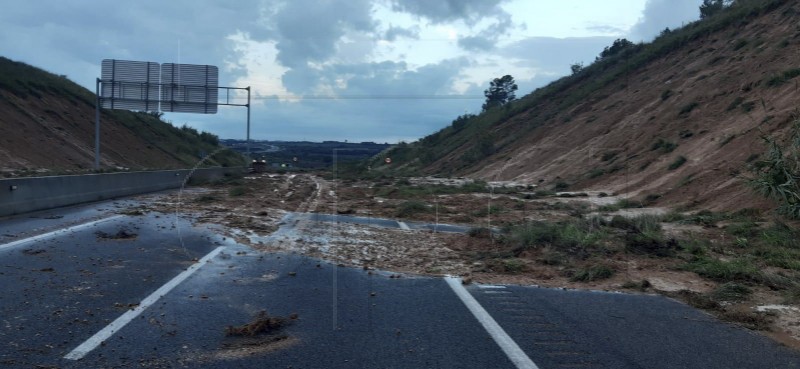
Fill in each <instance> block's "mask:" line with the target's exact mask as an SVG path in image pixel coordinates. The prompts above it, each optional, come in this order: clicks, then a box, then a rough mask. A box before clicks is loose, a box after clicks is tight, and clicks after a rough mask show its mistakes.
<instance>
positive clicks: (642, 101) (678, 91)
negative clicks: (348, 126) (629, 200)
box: [392, 1, 800, 210]
mask: <svg viewBox="0 0 800 369" xmlns="http://www.w3.org/2000/svg"><path fill="white" fill-rule="evenodd" d="M751 3H752V2H751ZM751 3H747V4H751ZM748 6H751V5H748ZM752 6H753V7H755V10H750V9H747V11H744V10H743V9H734V10H735V11H738V13H735V14H734V13H733V12H730V13H729V14H726V15H721V16H720V17H712V18H711V19H708V20H706V21H701V22H697V23H696V24H692V25H689V26H687V27H686V28H685V29H682V30H678V31H673V32H672V33H671V34H668V35H666V36H664V37H662V40H656V42H654V43H653V44H651V45H643V46H642V45H639V46H634V47H632V49H635V50H633V51H631V52H630V53H627V54H624V55H620V56H618V57H617V58H615V59H613V60H608V61H604V62H603V63H595V64H598V65H592V66H590V67H589V68H587V69H586V70H584V72H581V73H579V74H578V75H574V76H571V77H565V78H564V79H563V80H561V81H557V82H556V83H554V84H553V85H551V86H548V87H545V88H543V89H541V90H540V91H536V92H534V93H533V94H531V95H530V96H526V97H523V98H522V99H521V100H520V101H518V102H517V103H515V104H513V105H512V106H510V107H508V108H506V110H505V111H504V112H503V111H496V112H488V113H485V114H482V115H481V116H479V117H477V118H475V119H473V120H472V121H470V123H469V125H473V126H477V128H475V127H473V131H472V132H470V131H469V127H468V128H467V129H464V130H462V131H459V132H454V129H453V128H451V127H448V128H446V129H444V130H442V131H441V132H438V133H436V134H434V135H432V136H429V137H426V138H425V139H423V140H421V141H420V142H419V143H417V144H416V145H417V146H416V149H412V153H411V154H408V153H406V158H408V160H407V161H406V162H405V163H403V162H401V165H403V164H405V165H407V167H413V166H414V165H417V166H418V167H419V168H421V169H422V170H423V172H427V173H439V174H450V175H453V174H455V175H465V176H469V177H477V178H483V179H487V180H515V181H519V182H523V183H529V184H537V185H540V186H543V187H545V188H547V189H550V188H552V187H553V186H555V185H557V184H558V183H561V185H560V188H569V189H570V190H577V189H581V190H602V191H609V192H618V193H624V194H630V195H632V196H639V197H642V198H643V197H645V196H647V195H650V199H655V198H656V197H658V201H657V202H658V203H660V204H662V205H672V206H688V207H694V208H698V207H702V208H707V209H711V210H731V209H738V208H742V207H755V208H765V207H768V206H770V204H769V203H767V202H765V201H764V200H762V199H760V198H759V197H758V196H756V195H754V194H753V193H752V191H751V190H750V189H749V188H747V187H746V186H745V185H744V181H743V180H742V175H743V174H746V165H747V163H748V162H753V161H754V160H757V156H756V155H758V154H761V153H762V152H763V151H764V145H763V144H762V140H761V139H760V136H761V135H762V134H766V135H769V136H773V137H782V136H783V135H785V133H786V132H787V129H788V128H789V127H790V126H791V123H792V122H793V121H794V120H795V119H796V118H797V114H798V98H800V93H799V92H798V83H800V78H797V75H799V74H800V69H798V68H800V62H799V61H798V59H797V56H798V55H800V27H799V26H798V23H797V14H800V6H798V5H797V3H796V2H794V1H765V2H762V3H761V4H759V5H757V6H756V5H752ZM726 17H727V18H726ZM715 22H716V23H715ZM664 45H667V46H664ZM667 48H669V49H668V51H664V50H665V49H667ZM648 53H649V54H648ZM658 53H663V55H657V57H649V56H648V55H650V54H658ZM648 57H649V59H648V60H646V61H645V62H642V60H645V59H646V58H648ZM615 73H616V74H615ZM598 81H604V82H598ZM598 85H601V86H600V87H599V88H595V87H594V86H598ZM587 90H591V91H590V93H586V91H587ZM487 141H488V142H487ZM409 146H413V145H409ZM434 146H436V147H447V146H450V147H451V148H452V149H450V150H449V151H447V152H441V151H439V152H436V150H437V149H436V148H435V147H434ZM486 147H488V149H486ZM413 150H417V151H413ZM392 155H393V159H395V156H397V157H398V158H403V156H404V155H403V153H402V152H394V153H392ZM426 155H427V156H426ZM431 156H433V160H430V159H431ZM411 157H413V158H411ZM470 157H472V158H478V160H475V159H473V160H468V161H466V160H465V159H464V158H470ZM426 159H428V160H426ZM684 159H685V163H683V164H681V165H679V163H680V161H683V160H684ZM420 163H422V165H420ZM673 163H674V164H673ZM671 166H672V167H673V168H674V167H677V168H674V169H671ZM453 168H456V169H455V170H453ZM566 185H568V186H566Z"/></svg>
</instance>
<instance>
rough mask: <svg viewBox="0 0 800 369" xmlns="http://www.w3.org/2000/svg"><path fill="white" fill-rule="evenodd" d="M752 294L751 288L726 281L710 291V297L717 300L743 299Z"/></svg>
mask: <svg viewBox="0 0 800 369" xmlns="http://www.w3.org/2000/svg"><path fill="white" fill-rule="evenodd" d="M752 294H753V290H751V289H750V288H748V287H747V286H745V285H742V284H739V283H736V282H728V283H725V284H722V285H720V286H719V287H717V288H716V289H715V290H714V291H713V292H711V297H712V298H713V299H714V300H717V301H744V300H747V298H748V297H750V295H752Z"/></svg>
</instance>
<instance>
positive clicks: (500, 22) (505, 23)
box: [458, 13, 514, 51]
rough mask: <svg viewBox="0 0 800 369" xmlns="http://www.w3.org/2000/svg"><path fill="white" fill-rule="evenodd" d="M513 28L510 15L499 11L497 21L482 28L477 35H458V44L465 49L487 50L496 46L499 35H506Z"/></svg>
mask: <svg viewBox="0 0 800 369" xmlns="http://www.w3.org/2000/svg"><path fill="white" fill-rule="evenodd" d="M513 28H514V23H513V22H512V21H511V15H510V14H508V13H501V14H498V16H497V21H496V22H494V23H492V24H491V25H489V26H488V27H486V28H484V29H483V30H481V31H480V32H478V34H477V35H473V36H465V37H460V38H459V39H458V46H459V47H461V48H462V49H464V50H467V51H489V50H492V49H494V48H495V47H496V46H497V41H498V40H499V39H500V37H502V36H505V35H507V34H508V33H509V32H510V31H511V29H513Z"/></svg>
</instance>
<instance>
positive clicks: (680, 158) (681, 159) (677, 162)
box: [667, 155, 686, 170]
mask: <svg viewBox="0 0 800 369" xmlns="http://www.w3.org/2000/svg"><path fill="white" fill-rule="evenodd" d="M685 163H686V158H685V157H684V156H683V155H681V156H678V157H677V158H676V159H675V161H673V162H672V163H671V164H670V165H669V167H667V169H669V170H675V169H678V168H680V167H681V165H683V164H685Z"/></svg>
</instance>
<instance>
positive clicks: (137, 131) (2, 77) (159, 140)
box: [0, 57, 243, 169]
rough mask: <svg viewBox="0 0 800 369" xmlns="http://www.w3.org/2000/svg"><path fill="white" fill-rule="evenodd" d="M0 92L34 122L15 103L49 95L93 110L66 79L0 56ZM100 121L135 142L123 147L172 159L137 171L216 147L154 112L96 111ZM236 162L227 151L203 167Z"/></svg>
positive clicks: (204, 135) (180, 163) (90, 99)
mask: <svg viewBox="0 0 800 369" xmlns="http://www.w3.org/2000/svg"><path fill="white" fill-rule="evenodd" d="M0 90H5V91H7V92H9V93H10V94H11V95H13V96H11V95H9V96H8V97H4V96H3V95H2V94H0V103H2V104H9V105H11V106H12V107H15V108H16V109H18V110H19V111H21V112H23V113H24V114H25V115H26V116H27V117H28V118H30V119H31V121H34V122H38V121H39V119H38V117H36V116H34V115H35V114H34V113H32V112H29V111H27V110H26V109H22V108H20V107H19V106H18V101H26V100H32V99H38V100H43V99H46V98H48V97H52V98H55V99H58V100H63V101H65V103H66V104H67V106H70V107H71V108H72V107H74V108H75V109H91V110H94V107H95V96H94V93H92V92H91V91H89V90H87V89H85V88H83V87H81V86H79V85H78V84H76V83H74V82H72V81H70V80H69V79H68V78H67V77H66V76H64V75H56V74H53V73H50V72H47V71H44V70H41V69H39V68H36V67H33V66H30V65H28V64H25V63H22V62H17V61H13V60H10V59H7V58H4V57H0ZM14 97H16V98H14ZM52 109H53V111H48V113H49V114H58V115H61V114H62V113H61V112H58V111H55V110H57V108H55V107H53V108H52ZM62 119H64V120H71V119H73V118H70V117H65V116H63V115H62ZM101 120H102V121H103V124H104V125H109V124H119V125H121V126H123V127H125V128H127V129H128V130H129V131H131V132H132V133H133V135H135V136H136V137H137V138H138V139H139V140H140V141H139V142H135V143H128V144H133V145H134V147H139V149H140V150H142V151H144V149H145V148H151V149H152V148H155V149H157V150H158V151H160V152H161V153H163V154H166V156H167V157H169V158H171V159H173V161H172V162H171V163H169V162H164V163H162V164H161V165H162V166H160V167H148V168H137V169H160V168H170V167H188V166H192V165H194V164H195V163H196V162H197V161H198V160H199V157H200V156H201V154H211V153H214V152H217V150H219V149H220V146H219V139H218V138H217V136H216V135H214V134H211V133H208V132H199V131H197V130H196V129H194V128H191V127H188V126H186V125H184V126H183V127H175V126H173V125H172V124H171V122H165V121H163V120H162V119H161V114H160V113H152V112H151V113H147V112H131V111H124V110H108V109H105V110H103V111H102V116H101ZM12 124H13V122H12ZM86 129H87V130H88V129H92V130H93V125H92V126H87V127H86ZM109 144H110V143H109ZM112 145H113V144H112ZM86 146H93V143H91V144H90V143H86ZM115 161H119V164H120V165H122V166H129V167H136V165H135V164H131V163H127V162H125V161H124V158H123V159H121V160H120V159H115ZM242 163H243V159H242V158H241V156H240V155H238V154H236V153H234V152H232V151H229V150H225V151H221V152H218V153H216V154H215V155H214V156H213V157H212V158H210V159H209V160H207V161H206V165H208V166H219V165H223V166H232V165H241V164H242ZM50 169H57V168H50ZM61 169H64V168H61Z"/></svg>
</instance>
